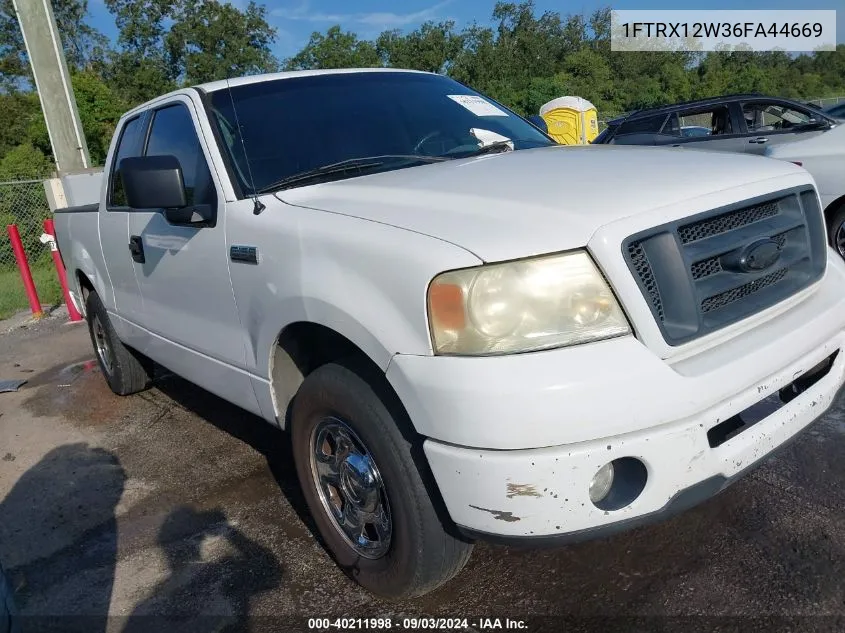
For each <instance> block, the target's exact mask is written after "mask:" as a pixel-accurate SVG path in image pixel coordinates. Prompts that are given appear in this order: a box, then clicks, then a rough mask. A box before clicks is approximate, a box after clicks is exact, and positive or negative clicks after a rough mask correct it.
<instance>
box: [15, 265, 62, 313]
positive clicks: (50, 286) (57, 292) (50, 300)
mask: <svg viewBox="0 0 845 633" xmlns="http://www.w3.org/2000/svg"><path fill="white" fill-rule="evenodd" d="M32 280H33V281H34V282H35V290H36V292H38V299H39V300H40V301H41V304H42V305H50V306H53V305H58V304H59V303H60V302H61V301H62V287H61V286H60V285H59V280H58V278H57V277H56V269H55V267H54V266H53V260H52V259H50V260H48V261H45V262H43V263H41V262H39V264H38V265H36V266H33V267H32ZM27 309H29V300H28V299H27V298H26V291H25V290H24V287H23V282H22V281H21V276H20V274H19V273H18V271H17V269H16V268H11V269H10V268H4V269H1V270H0V319H5V318H6V317H10V316H12V315H13V314H15V313H16V312H19V311H21V310H27Z"/></svg>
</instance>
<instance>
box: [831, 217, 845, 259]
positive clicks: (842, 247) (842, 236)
mask: <svg viewBox="0 0 845 633" xmlns="http://www.w3.org/2000/svg"><path fill="white" fill-rule="evenodd" d="M833 245H834V246H835V247H836V250H837V252H838V253H839V255H840V256H841V257H845V222H842V223H841V224H840V225H839V228H838V229H836V234H835V235H834V236H833Z"/></svg>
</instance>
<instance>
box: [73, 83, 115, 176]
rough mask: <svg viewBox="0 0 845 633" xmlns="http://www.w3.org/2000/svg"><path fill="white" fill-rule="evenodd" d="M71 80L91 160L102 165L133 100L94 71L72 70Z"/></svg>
mask: <svg viewBox="0 0 845 633" xmlns="http://www.w3.org/2000/svg"><path fill="white" fill-rule="evenodd" d="M71 83H72V84H73V93H74V96H75V97H76V107H77V110H78V111H79V118H80V120H81V122H82V128H83V129H84V130H85V138H86V140H87V142H88V153H89V154H90V155H91V162H92V163H94V164H95V165H99V164H101V163H102V162H103V161H104V160H105V159H106V154H107V153H108V151H109V144H110V143H111V138H112V135H113V134H114V128H115V124H116V123H117V120H118V119H119V118H120V117H121V115H122V114H123V113H124V112H126V110H128V109H129V105H130V104H129V103H127V102H126V101H124V100H123V99H122V98H121V97H120V96H119V95H118V94H117V93H116V92H115V91H114V90H113V89H112V88H111V87H110V86H108V85H107V84H106V83H104V82H103V80H102V79H100V77H99V76H98V75H97V74H96V73H94V72H92V71H89V70H82V71H77V72H75V73H73V75H72V76H71Z"/></svg>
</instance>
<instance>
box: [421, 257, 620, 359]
mask: <svg viewBox="0 0 845 633" xmlns="http://www.w3.org/2000/svg"><path fill="white" fill-rule="evenodd" d="M428 317H429V323H430V325H431V334H432V340H433V344H434V349H435V351H436V352H437V353H438V354H457V355H469V356H480V355H489V354H510V353H515V352H527V351H533V350H540V349H549V348H552V347H561V346H564V345H576V344H578V343H587V342H589V341H596V340H599V339H605V338H610V337H613V336H621V335H624V334H630V332H631V329H630V328H629V327H628V321H627V320H626V319H625V315H624V314H623V313H622V308H620V307H619V303H618V302H617V301H616V298H615V297H614V296H613V293H612V292H611V290H610V288H609V287H608V285H607V282H606V281H605V280H604V278H603V277H602V275H601V273H599V271H598V269H596V266H595V264H593V261H592V260H591V259H590V256H589V255H587V253H586V252H583V251H576V252H572V253H566V254H563V255H551V256H546V257H538V258H534V259H528V260H523V261H517V262H508V263H505V264H493V265H490V266H479V267H478V268H467V269H464V270H455V271H451V272H448V273H443V274H442V275H438V276H437V277H436V278H435V279H434V281H432V282H431V285H430V287H429V289H428Z"/></svg>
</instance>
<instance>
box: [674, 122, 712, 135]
mask: <svg viewBox="0 0 845 633" xmlns="http://www.w3.org/2000/svg"><path fill="white" fill-rule="evenodd" d="M681 136H684V137H696V136H710V128H709V127H703V126H701V125H682V126H681Z"/></svg>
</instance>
